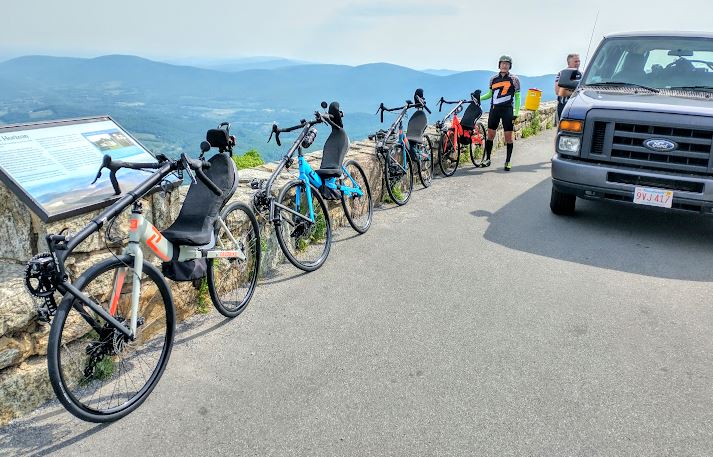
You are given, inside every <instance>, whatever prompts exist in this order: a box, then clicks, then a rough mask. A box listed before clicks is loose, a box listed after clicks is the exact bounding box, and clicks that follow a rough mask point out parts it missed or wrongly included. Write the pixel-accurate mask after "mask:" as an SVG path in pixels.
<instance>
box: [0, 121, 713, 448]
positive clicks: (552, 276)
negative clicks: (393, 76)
mask: <svg viewBox="0 0 713 457" xmlns="http://www.w3.org/2000/svg"><path fill="white" fill-rule="evenodd" d="M552 143H553V133H552V132H549V133H546V134H544V135H541V136H539V137H535V138H530V139H527V140H524V141H520V142H518V143H517V144H516V148H515V159H514V162H515V166H514V168H513V171H512V172H510V173H505V172H503V171H502V161H503V158H502V155H503V153H502V151H499V152H498V156H497V159H496V160H495V161H494V164H495V165H496V166H495V167H492V168H490V169H487V170H476V169H474V168H473V167H472V166H470V165H466V166H465V167H464V169H462V170H459V171H458V172H457V174H456V175H455V176H454V177H452V178H446V179H436V180H435V181H434V184H433V186H432V187H431V188H430V189H426V190H419V191H417V192H415V193H414V195H413V197H412V200H411V201H410V202H409V203H408V205H407V206H405V207H402V208H386V209H381V210H378V211H377V212H376V214H375V219H374V225H373V227H372V228H371V229H370V230H369V232H368V233H367V234H366V235H363V236H353V232H350V231H348V230H343V231H341V232H340V234H339V237H338V242H336V243H335V244H334V246H333V250H332V253H331V255H330V258H329V259H328V261H327V263H326V264H325V266H324V267H323V268H322V269H320V270H319V271H317V272H314V273H311V274H308V275H307V274H298V273H297V272H296V270H295V269H292V268H290V267H285V269H284V272H283V274H282V275H280V276H279V277H276V278H273V279H270V280H266V281H265V282H264V283H263V284H261V286H260V287H259V289H258V291H257V293H256V295H255V297H254V299H253V301H252V303H251V304H250V306H249V308H248V310H247V311H246V312H245V313H244V314H243V315H242V316H240V317H239V318H238V319H236V320H235V321H224V320H223V319H222V318H220V317H219V316H218V315H217V314H216V313H213V314H211V315H209V316H207V317H201V318H197V319H194V320H192V321H191V322H190V324H189V325H187V326H184V327H183V328H182V330H181V332H180V333H179V335H178V337H177V340H178V344H177V345H176V347H175V348H174V351H173V354H172V357H171V360H170V363H169V366H168V368H167V370H166V373H165V374H164V376H163V378H162V379H161V382H160V383H159V385H158V387H157V388H156V390H155V391H154V393H153V394H152V395H151V396H150V398H149V399H148V400H147V401H146V403H145V404H144V405H143V406H142V407H141V408H139V409H138V410H137V411H136V412H134V413H133V414H131V415H130V416H128V417H126V418H125V419H123V420H121V421H119V422H117V423H114V424H111V425H108V426H98V425H93V424H85V423H82V422H80V421H78V420H76V419H74V418H73V417H71V416H70V415H69V414H68V413H66V412H64V411H63V410H62V409H61V408H60V407H58V406H57V405H56V404H53V405H50V406H48V407H46V408H44V409H42V410H41V411H39V412H38V413H36V414H35V415H33V416H32V417H30V418H28V419H24V420H21V421H16V422H15V423H14V424H12V425H11V426H10V427H8V428H5V429H0V445H1V446H2V447H0V453H2V454H8V455H17V454H20V455H22V454H32V453H53V452H56V453H57V454H58V455H91V456H96V455H121V456H132V455H171V456H178V455H206V456H218V455H230V456H232V455H259V456H271V455H321V456H340V455H448V456H451V455H498V456H507V455H543V456H558V455H562V456H570V455H587V456H590V455H672V456H681V455H713V399H712V393H713V332H712V331H711V330H712V329H713V308H712V307H711V303H713V287H711V280H713V235H712V234H713V220H710V219H704V218H701V217H697V216H692V215H686V214H683V215H682V214H667V213H659V212H650V211H643V210H641V209H638V208H629V207H623V206H612V205H610V204H603V203H593V202H581V201H578V212H577V214H576V216H574V217H571V218H561V217H557V216H554V215H552V214H551V213H550V210H549V206H548V203H549V195H550V183H549V176H550V161H549V159H550V156H551V150H552Z"/></svg>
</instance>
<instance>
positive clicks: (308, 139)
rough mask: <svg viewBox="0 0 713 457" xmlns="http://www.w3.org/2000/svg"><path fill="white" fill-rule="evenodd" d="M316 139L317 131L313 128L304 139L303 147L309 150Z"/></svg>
mask: <svg viewBox="0 0 713 457" xmlns="http://www.w3.org/2000/svg"><path fill="white" fill-rule="evenodd" d="M315 138H317V129H316V128H314V127H312V128H311V129H309V130H308V131H307V133H306V134H305V137H304V138H303V139H302V147H303V148H305V149H307V148H308V147H310V146H312V143H314V140H315Z"/></svg>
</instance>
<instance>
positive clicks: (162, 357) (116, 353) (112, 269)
mask: <svg viewBox="0 0 713 457" xmlns="http://www.w3.org/2000/svg"><path fill="white" fill-rule="evenodd" d="M133 262H134V258H133V257H131V256H128V255H124V256H119V257H112V258H109V259H107V260H104V261H102V262H100V263H98V264H96V265H94V266H92V267H90V268H89V269H88V270H87V271H85V272H84V273H83V274H82V275H80V277H79V278H78V279H77V281H76V282H75V283H74V285H75V287H77V288H78V289H79V290H82V291H85V290H86V293H87V294H88V295H90V297H91V298H93V299H94V300H95V302H97V303H98V304H100V305H101V306H102V307H103V308H105V309H107V305H108V309H112V308H113V309H114V316H115V317H116V318H120V316H121V313H122V312H125V311H126V310H127V309H128V310H130V301H131V293H130V291H131V289H133V285H132V281H131V280H130V278H131V271H133V269H132V270H131V271H130V272H127V273H126V274H125V275H124V278H126V282H124V281H123V280H122V281H121V282H122V283H123V287H122V288H120V290H121V291H122V292H123V293H120V294H119V295H118V296H117V297H118V298H115V300H113V299H111V296H112V293H111V291H112V290H113V288H114V287H113V284H114V281H115V280H116V279H117V274H118V273H119V271H120V269H123V268H124V267H126V266H128V265H132V266H133V265H134V263H133ZM106 273H109V275H110V276H109V277H106V278H103V275H104V274H106ZM143 274H144V278H142V279H143V281H142V285H141V290H142V291H144V292H145V293H144V294H142V296H141V299H142V301H141V302H140V306H141V308H140V316H137V318H138V319H139V323H140V325H139V326H138V327H137V338H136V339H135V340H133V341H126V340H125V339H123V338H122V337H121V336H119V335H120V334H119V333H118V331H117V330H115V329H113V328H112V327H111V325H110V324H108V323H106V322H104V321H103V320H102V321H101V322H100V321H97V320H96V319H97V318H98V315H96V314H93V311H91V310H88V309H86V308H84V307H83V309H84V311H85V312H87V315H90V314H89V313H92V314H93V316H94V321H95V322H96V324H97V326H99V324H100V323H103V324H102V325H101V328H100V331H101V333H100V332H98V331H97V330H96V329H92V327H90V326H89V324H87V323H86V321H84V320H83V319H82V316H81V314H80V312H79V311H78V310H77V308H75V306H74V304H75V302H76V303H78V305H77V306H79V303H80V302H79V301H78V300H77V299H76V298H75V297H74V296H73V295H71V294H66V295H65V297H64V298H63V300H62V302H61V303H60V305H59V307H58V309H57V314H56V315H55V317H54V319H53V321H52V326H51V329H50V335H49V342H48V346H47V367H48V371H49V378H50V383H51V385H52V389H53V390H54V392H55V394H56V395H57V398H58V399H59V401H60V403H62V405H63V406H64V407H65V408H66V409H67V411H69V412H70V413H72V414H73V415H74V416H76V417H78V418H79V419H82V420H84V421H88V422H112V421H115V420H118V419H120V418H122V417H124V416H126V415H127V414H129V413H131V412H132V411H134V410H135V409H136V408H138V407H139V406H140V405H141V404H142V403H143V402H144V401H145V400H146V398H148V396H149V394H150V393H151V391H152V390H153V389H154V387H156V384H157V383H158V381H159V379H160V378H161V375H162V374H163V372H164V370H165V368H166V364H167V363H168V359H169V357H170V355H171V348H172V346H173V336H174V332H175V309H174V305H173V298H172V296H171V291H170V289H169V286H168V284H167V283H166V280H165V279H164V278H163V276H162V275H161V273H160V272H159V270H158V269H157V268H156V267H154V266H153V265H152V264H150V263H149V262H147V261H144V262H143ZM110 278H111V279H110ZM95 279H97V281H96V283H94V285H93V281H94V280H95ZM146 279H148V280H150V281H151V282H153V285H154V286H155V288H154V287H153V286H151V285H150V284H146V282H147V281H146ZM106 280H109V281H108V284H109V287H110V289H108V290H107V291H108V292H109V294H108V295H107V294H106V293H104V294H102V293H100V292H99V291H98V290H97V289H95V288H100V287H103V284H104V285H105V284H106V283H107V281H106ZM127 290H128V293H127ZM146 291H149V292H151V291H153V292H154V294H152V295H150V296H149V297H148V300H146V298H147V297H146ZM157 297H158V298H159V299H160V301H161V303H163V310H164V311H165V317H163V320H162V316H161V315H158V314H157V312H158V313H160V309H161V308H160V306H159V307H157V306H156V305H157V304H158V305H160V304H161V303H159V302H158V301H154V299H155V298H157ZM107 299H108V300H109V302H110V303H109V302H107V301H106V300H107ZM121 319H124V320H129V319H130V316H129V315H128V314H127V315H126V316H121ZM67 324H69V326H67ZM161 324H163V329H162V328H161V327H160V325H161ZM65 329H66V330H67V333H66V334H65V332H64V331H65ZM152 332H156V335H157V336H155V337H154V334H153V333H152ZM63 335H66V337H67V338H66V339H63V338H62V337H63ZM87 342H88V344H86V345H85V343H87ZM142 343H148V344H147V347H146V348H141V349H140V350H133V349H134V348H135V347H136V346H138V345H140V344H142ZM161 343H162V345H161V347H160V348H159V349H158V350H154V349H152V348H151V347H150V346H152V345H153V346H156V345H158V344H161ZM73 353H74V354H75V355H76V356H78V357H75V358H73V357H72V354H73ZM151 353H153V354H151ZM122 355H132V356H134V358H133V359H132V360H128V361H126V360H125V359H124V358H123V357H122ZM147 355H155V356H156V365H155V367H154V368H153V369H152V370H151V371H150V374H149V376H148V377H147V376H146V372H145V370H144V369H145V368H146V367H148V368H149V369H150V368H151V365H150V364H149V363H148V362H146V358H145V357H144V356H147ZM98 357H101V358H100V359H99V360H96V359H97V358H98ZM78 359H79V360H78ZM93 359H94V360H93ZM117 359H119V360H118V362H119V363H120V364H118V365H117ZM71 362H75V363H74V366H70V365H71ZM127 365H128V367H127ZM117 367H118V375H117V374H116V370H117ZM65 368H66V369H67V370H68V371H66V372H65ZM124 371H126V374H127V375H129V374H132V375H134V376H140V375H143V376H144V378H146V381H145V383H144V384H143V385H142V386H141V388H139V389H137V390H136V392H135V393H134V394H131V395H123V394H122V393H121V392H120V393H119V395H118V396H116V389H117V388H120V387H121V385H122V382H121V380H119V379H116V378H117V377H119V376H121V375H122V373H124ZM130 380H131V386H132V387H136V383H135V382H134V380H135V379H134V378H133V377H132V378H131V379H130ZM103 381H113V382H112V384H113V386H114V387H113V388H111V387H107V389H104V386H103V385H102V386H100V385H98V384H101V383H102V382H103ZM123 384H124V386H125V387H126V389H127V390H128V389H130V387H129V383H128V382H127V380H126V379H124V380H123ZM91 388H94V390H93V392H92V393H91V396H89V397H88V400H87V403H84V402H83V401H82V400H81V399H80V398H79V397H78V395H82V398H87V395H86V394H88V393H89V390H91ZM75 389H76V391H75ZM110 390H111V392H112V394H111V397H110V398H109V400H108V405H107V407H106V408H100V407H98V406H100V405H102V404H106V403H104V402H103V401H102V400H104V399H105V397H106V395H107V392H108V391H110ZM97 393H99V394H100V395H99V397H98V398H97V397H96V395H97ZM127 393H128V392H127ZM115 396H116V398H117V402H118V403H117V405H116V406H114V405H113V400H114V398H115ZM123 396H126V397H127V399H126V401H124V402H123V403H120V400H121V398H122V397H123ZM93 400H96V401H95V402H94V404H92V401H93ZM109 405H112V406H111V407H108V406H109Z"/></svg>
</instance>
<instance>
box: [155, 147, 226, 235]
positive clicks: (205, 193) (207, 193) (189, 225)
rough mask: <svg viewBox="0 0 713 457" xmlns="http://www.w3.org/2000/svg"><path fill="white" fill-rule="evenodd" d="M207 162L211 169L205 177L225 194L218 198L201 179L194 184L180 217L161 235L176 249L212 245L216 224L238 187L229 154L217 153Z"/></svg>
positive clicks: (206, 171) (189, 190) (179, 214)
mask: <svg viewBox="0 0 713 457" xmlns="http://www.w3.org/2000/svg"><path fill="white" fill-rule="evenodd" d="M208 162H209V163H210V165H211V166H210V168H208V169H207V170H205V174H206V176H208V178H209V179H210V180H211V181H213V182H214V183H215V185H216V186H218V187H219V188H220V190H222V191H223V195H222V196H221V197H219V196H217V195H215V194H214V193H213V192H212V191H211V190H210V189H208V188H207V187H206V185H205V184H203V182H201V181H200V180H197V182H196V183H193V184H191V187H190V188H189V189H188V194H187V195H186V199H185V200H184V202H183V206H182V207H181V211H180V212H179V213H178V217H177V218H176V220H175V221H174V222H173V224H171V226H170V227H169V228H168V229H166V230H164V231H162V232H161V233H162V234H163V236H164V237H166V239H167V240H168V241H170V242H171V243H173V244H175V245H177V246H204V245H207V244H209V243H211V242H213V223H214V222H215V219H216V218H217V217H218V214H219V212H220V210H221V209H222V208H223V206H224V205H225V203H226V202H227V201H228V200H229V199H230V197H232V196H233V194H234V193H235V190H236V189H237V187H238V173H237V170H236V168H235V163H234V162H233V160H232V159H231V158H230V157H228V155H227V154H222V153H219V154H216V155H214V156H213V157H211V158H210V160H208Z"/></svg>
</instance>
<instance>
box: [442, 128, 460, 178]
mask: <svg viewBox="0 0 713 457" xmlns="http://www.w3.org/2000/svg"><path fill="white" fill-rule="evenodd" d="M457 141H458V140H457V139H456V135H455V133H454V132H453V130H448V131H447V132H443V133H442V134H441V148H440V151H439V153H440V155H439V156H438V167H439V168H440V169H441V173H443V175H444V176H453V173H455V172H456V170H457V169H458V163H459V162H460V148H459V147H458V145H457V144H456V143H457Z"/></svg>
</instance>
